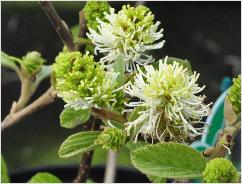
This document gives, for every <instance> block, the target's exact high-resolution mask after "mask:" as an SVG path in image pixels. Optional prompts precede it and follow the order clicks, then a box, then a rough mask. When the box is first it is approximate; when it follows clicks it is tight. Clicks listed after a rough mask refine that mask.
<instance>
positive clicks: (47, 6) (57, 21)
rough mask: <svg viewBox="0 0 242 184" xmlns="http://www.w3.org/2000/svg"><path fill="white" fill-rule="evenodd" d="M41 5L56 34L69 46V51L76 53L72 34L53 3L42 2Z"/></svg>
mask: <svg viewBox="0 0 242 184" xmlns="http://www.w3.org/2000/svg"><path fill="white" fill-rule="evenodd" d="M39 3H40V5H41V7H42V8H43V10H44V11H45V13H46V15H47V16H48V18H49V20H50V22H51V23H52V25H53V27H54V28H55V30H56V32H57V33H58V35H59V36H60V38H61V40H62V41H63V42H64V44H65V45H66V46H67V48H68V50H69V51H74V50H75V46H74V44H73V39H72V36H71V32H70V30H69V29H68V27H67V25H66V24H65V23H64V21H63V20H61V18H60V17H59V15H58V13H57V12H56V10H55V8H54V6H53V5H52V3H51V2H50V1H40V2H39Z"/></svg>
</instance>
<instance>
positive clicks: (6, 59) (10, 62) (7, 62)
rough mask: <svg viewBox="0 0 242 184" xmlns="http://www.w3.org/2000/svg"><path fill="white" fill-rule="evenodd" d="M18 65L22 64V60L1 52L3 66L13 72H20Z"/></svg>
mask: <svg viewBox="0 0 242 184" xmlns="http://www.w3.org/2000/svg"><path fill="white" fill-rule="evenodd" d="M16 61H17V63H19V64H20V63H21V59H19V58H16V57H13V56H9V55H7V54H6V53H4V52H3V51H1V65H2V66H4V67H7V68H10V69H13V70H18V65H17V64H16Z"/></svg>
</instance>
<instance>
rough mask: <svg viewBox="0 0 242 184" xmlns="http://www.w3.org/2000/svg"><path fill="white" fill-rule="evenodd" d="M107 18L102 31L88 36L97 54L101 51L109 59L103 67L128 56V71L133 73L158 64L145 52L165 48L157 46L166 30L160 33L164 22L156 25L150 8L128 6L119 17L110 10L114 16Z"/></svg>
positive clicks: (103, 59)
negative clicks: (122, 55)
mask: <svg viewBox="0 0 242 184" xmlns="http://www.w3.org/2000/svg"><path fill="white" fill-rule="evenodd" d="M104 14H105V18H106V20H107V21H105V22H104V21H102V20H98V22H99V27H98V31H95V30H93V29H89V31H90V33H87V36H88V37H89V38H90V39H91V40H92V42H93V43H94V44H95V46H96V47H95V53H96V54H97V51H99V52H100V53H103V54H104V55H105V56H104V57H103V58H101V60H100V61H101V62H102V63H105V64H106V66H109V65H111V64H112V63H113V62H114V59H115V58H116V56H117V55H118V54H124V56H125V61H126V71H128V72H131V71H133V70H135V69H136V67H135V64H139V65H146V64H148V63H151V62H153V61H154V59H153V58H152V56H150V55H147V54H145V52H146V51H147V50H153V49H160V48H162V47H163V45H164V43H165V41H164V40H162V41H159V42H157V41H158V40H160V39H161V38H162V37H163V34H162V32H163V29H160V31H157V30H158V26H159V25H160V22H159V21H157V22H156V23H154V15H153V14H152V12H151V11H150V9H149V8H147V7H146V6H138V7H136V8H134V7H130V6H129V5H124V6H123V7H122V10H120V11H119V12H118V13H114V9H113V8H110V14H108V13H107V12H105V13H104ZM155 42H156V43H155Z"/></svg>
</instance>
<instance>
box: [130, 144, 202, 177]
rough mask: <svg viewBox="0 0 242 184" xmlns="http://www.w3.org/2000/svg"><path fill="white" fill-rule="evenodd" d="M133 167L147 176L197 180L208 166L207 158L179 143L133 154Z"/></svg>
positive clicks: (153, 147)
mask: <svg viewBox="0 0 242 184" xmlns="http://www.w3.org/2000/svg"><path fill="white" fill-rule="evenodd" d="M131 161H132V163H133V165H134V166H135V167H136V168H137V169H139V170H140V171H141V172H143V173H145V174H146V175H152V176H157V177H161V178H162V177H163V178H197V177H201V176H202V172H203V170H204V169H205V166H206V160H205V158H204V157H203V156H202V155H201V154H200V153H199V152H198V151H196V150H194V149H193V148H191V147H189V146H187V145H184V144H179V143H157V144H155V145H147V146H144V147H141V148H138V149H135V150H134V151H132V152H131Z"/></svg>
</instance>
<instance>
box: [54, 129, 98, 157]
mask: <svg viewBox="0 0 242 184" xmlns="http://www.w3.org/2000/svg"><path fill="white" fill-rule="evenodd" d="M100 133H101V132H100V131H88V132H80V133H76V134H73V135H71V136H69V137H68V138H67V139H66V140H65V141H64V142H63V143H62V145H61V146H60V149H59V151H58V153H59V156H60V158H68V157H71V156H74V155H76V154H83V153H85V152H88V151H91V150H93V149H95V148H97V147H98V146H99V145H96V144H94V141H95V140H96V139H97V138H98V136H99V135H100Z"/></svg>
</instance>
